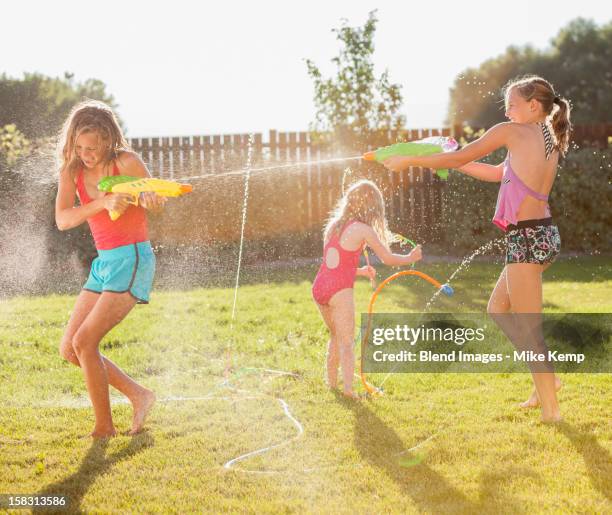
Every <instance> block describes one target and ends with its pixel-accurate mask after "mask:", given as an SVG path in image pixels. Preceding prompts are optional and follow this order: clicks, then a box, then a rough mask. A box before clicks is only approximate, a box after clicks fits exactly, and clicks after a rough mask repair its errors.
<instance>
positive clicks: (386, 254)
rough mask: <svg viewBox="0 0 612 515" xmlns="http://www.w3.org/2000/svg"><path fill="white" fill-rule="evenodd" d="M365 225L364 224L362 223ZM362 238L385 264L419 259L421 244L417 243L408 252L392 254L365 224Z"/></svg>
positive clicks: (402, 264) (400, 263)
mask: <svg viewBox="0 0 612 515" xmlns="http://www.w3.org/2000/svg"><path fill="white" fill-rule="evenodd" d="M364 225H365V224H364ZM364 239H365V242H366V244H367V245H368V247H370V248H371V249H372V250H373V251H374V253H375V254H376V255H377V256H378V257H379V258H380V260H381V261H382V262H383V263H384V264H385V265H387V266H405V265H409V264H411V263H414V262H415V261H418V260H419V259H421V246H420V245H417V246H416V247H415V248H414V249H413V250H412V252H410V254H393V253H392V252H391V251H389V250H387V248H386V247H385V246H384V245H383V244H382V242H381V241H380V239H379V237H378V235H377V234H376V232H374V229H372V228H371V227H370V226H368V225H365V231H364Z"/></svg>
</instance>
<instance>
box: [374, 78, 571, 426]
mask: <svg viewBox="0 0 612 515" xmlns="http://www.w3.org/2000/svg"><path fill="white" fill-rule="evenodd" d="M504 98H505V103H506V117H507V118H508V119H509V120H510V121H509V122H506V123H500V124H498V125H496V126H494V127H493V128H491V129H489V130H488V131H487V132H486V133H485V134H484V135H483V136H482V137H480V138H479V139H477V140H476V141H473V142H472V143H470V144H469V145H466V146H465V147H464V148H462V149H460V150H457V151H455V152H447V153H444V154H435V155H430V156H414V157H413V156H411V157H392V158H390V159H387V160H386V161H385V163H384V164H385V166H387V167H388V168H390V169H391V170H395V171H401V170H404V169H406V168H408V167H410V166H422V167H427V168H455V169H457V170H459V171H460V172H463V173H465V174H467V175H470V176H472V177H474V178H476V179H480V180H483V181H488V182H500V183H501V184H500V189H499V195H498V199H497V206H496V210H495V216H494V218H493V223H495V224H496V225H497V226H498V227H500V228H501V229H502V230H503V231H505V232H506V266H505V267H504V269H503V271H502V273H501V275H500V277H499V280H498V282H497V285H496V286H495V288H494V290H493V293H492V294H491V298H490V299H489V305H488V308H487V310H488V312H489V313H490V314H491V316H492V317H493V318H494V319H495V321H496V322H497V323H498V324H499V325H500V326H501V328H502V329H503V330H504V332H505V333H506V335H507V336H508V337H509V338H510V339H511V340H512V343H513V344H514V345H515V346H516V347H517V348H521V347H524V345H525V344H528V345H531V349H532V350H534V351H535V352H538V353H540V352H542V350H543V349H545V348H546V347H545V345H544V341H543V336H542V335H541V316H540V315H541V312H542V272H543V271H544V270H545V269H546V268H547V267H548V266H549V265H550V264H551V263H552V262H553V261H554V259H555V258H556V256H557V255H558V253H559V249H560V244H561V240H560V238H559V230H558V229H557V226H556V225H555V224H554V223H553V220H552V218H551V215H550V209H549V206H548V194H549V192H550V190H551V188H552V184H553V181H554V178H555V175H556V168H557V161H558V159H559V156H560V155H561V156H563V155H565V153H566V152H567V149H568V144H569V135H570V131H571V124H570V120H569V113H570V106H569V102H568V101H567V100H566V99H564V98H561V97H559V96H558V95H557V94H556V93H555V92H554V89H553V87H552V85H551V84H550V83H549V82H548V81H546V80H544V79H542V78H541V77H536V76H530V77H525V78H522V79H517V80H512V81H510V82H509V83H508V84H507V85H506V87H505V88H504ZM500 147H506V148H507V149H508V155H507V157H506V159H505V161H504V162H503V163H501V164H499V165H497V166H493V165H489V164H485V163H478V162H476V160H477V159H480V158H482V157H484V156H486V155H487V154H490V153H491V152H493V151H494V150H496V149H498V148H500ZM519 314H523V315H522V316H519ZM526 314H529V315H530V316H528V315H526ZM533 314H536V315H535V316H533ZM528 334H529V335H533V334H535V335H536V336H537V337H536V338H531V340H537V341H536V342H535V343H533V342H527V341H526V338H524V337H523V335H528ZM530 370H531V372H532V376H533V380H534V384H535V391H534V392H533V393H532V395H531V397H530V398H529V399H528V400H527V401H525V402H524V403H522V404H521V406H522V407H524V408H532V407H538V406H541V408H542V420H543V421H545V422H556V421H559V420H560V419H561V417H560V413H559V404H558V402H557V394H556V392H557V390H559V388H560V387H561V383H560V382H559V380H558V379H557V378H556V377H555V375H554V373H553V372H552V367H551V366H550V364H545V365H544V368H542V366H540V367H539V368H538V367H536V366H535V365H532V366H530Z"/></svg>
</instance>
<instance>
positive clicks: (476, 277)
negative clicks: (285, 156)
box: [0, 257, 612, 513]
mask: <svg viewBox="0 0 612 515" xmlns="http://www.w3.org/2000/svg"><path fill="white" fill-rule="evenodd" d="M456 267H457V264H451V263H435V264H423V265H422V266H421V267H420V269H422V270H423V271H425V272H427V273H429V274H431V275H432V276H434V277H436V278H437V279H439V280H440V281H441V282H444V280H445V279H446V278H447V277H449V276H450V274H451V273H452V272H453V270H455V269H456ZM610 268H611V267H610V259H609V258H601V257H600V258H572V259H564V260H560V261H559V262H558V263H556V264H555V265H554V266H553V267H551V269H550V270H549V271H547V273H546V279H545V287H544V301H545V310H546V311H548V312H610V311H612V296H611V295H610V291H611V286H612V273H611V271H610ZM500 269H501V267H500V266H496V265H493V264H488V263H477V264H472V265H471V266H470V267H469V268H468V269H467V270H464V271H462V272H460V273H459V274H458V275H457V276H456V279H455V281H454V283H453V286H454V288H455V291H456V294H455V296H454V297H452V298H440V299H438V300H437V301H436V303H435V304H434V306H433V311H440V312H444V311H449V312H453V311H463V312H479V311H483V310H484V309H485V307H486V302H487V299H488V295H489V293H490V291H491V289H492V288H493V285H494V284H495V281H496V279H497V275H498V274H499V272H500ZM314 272H315V268H314V267H305V268H303V269H298V270H287V271H278V270H277V271H274V272H265V271H261V270H259V269H258V270H257V271H255V270H251V271H249V270H245V273H244V277H243V282H244V285H243V286H241V288H240V289H239V292H238V312H237V317H236V320H235V322H234V323H232V322H231V320H230V317H231V308H232V300H233V289H232V288H231V287H230V286H229V283H231V273H232V272H231V271H228V281H227V283H228V286H227V287H225V286H223V285H221V286H220V287H218V288H207V289H192V290H183V291H174V290H170V289H168V290H163V289H158V290H157V291H156V292H155V293H154V294H153V296H152V299H151V304H150V305H148V306H138V307H136V308H135V309H134V311H133V312H132V313H131V314H130V315H129V316H128V318H127V319H126V320H125V321H124V322H123V323H122V324H121V325H120V326H119V327H117V328H116V329H114V330H113V331H112V332H111V333H110V334H109V335H108V336H107V337H106V338H105V340H104V341H103V343H102V351H103V352H104V353H105V354H106V355H108V356H109V357H110V358H111V359H113V360H114V361H115V362H116V363H118V364H119V365H120V366H121V367H123V368H124V369H125V370H126V371H127V372H128V373H129V374H130V375H132V376H133V377H134V378H136V379H137V380H138V381H140V382H142V383H143V384H145V385H146V386H148V387H150V388H153V389H154V390H155V391H156V393H157V395H158V398H159V399H160V402H159V403H158V404H157V405H156V407H155V408H154V410H153V412H152V414H151V416H150V418H149V420H148V422H147V431H145V432H144V433H142V434H141V435H138V436H136V437H128V436H119V437H117V438H114V439H111V440H108V441H99V442H92V441H91V440H89V439H87V438H80V437H81V436H82V435H85V434H86V433H87V432H88V431H89V430H91V428H92V427H93V414H92V411H91V408H90V407H89V406H88V401H87V396H86V390H85V386H84V382H83V378H82V375H81V371H80V369H78V368H76V367H74V366H72V365H69V364H67V363H65V362H63V361H62V360H61V359H60V358H59V355H58V352H57V347H58V343H59V340H60V337H61V334H62V331H63V328H64V326H65V324H66V322H67V320H68V316H69V314H70V311H71V309H72V306H73V303H74V298H75V297H74V296H45V297H19V298H13V299H9V300H6V299H5V300H2V301H0V349H1V352H0V363H1V367H0V392H1V394H0V467H1V469H0V493H14V494H17V493H20V494H33V493H44V494H51V493H56V494H59V493H63V494H67V495H68V496H69V497H70V498H71V500H72V504H71V508H72V509H73V510H84V511H101V512H111V511H114V512H119V511H128V510H131V511H138V512H172V511H174V512H195V511H198V512H201V511H206V512H220V511H240V512H293V511H311V512H340V513H354V512H360V513H380V512H402V513H405V512H427V513H443V512H465V513H473V512H481V513H497V512H507V513H522V512H542V511H544V512H564V511H579V512H584V513H603V512H611V511H612V424H611V417H610V406H612V402H611V401H612V394H611V391H610V390H611V387H612V377H611V376H610V375H609V374H567V375H564V376H562V378H561V379H562V381H563V383H564V387H563V389H562V390H561V392H560V401H561V407H562V413H563V415H564V417H565V422H564V423H563V424H560V425H558V426H546V425H542V424H540V423H539V412H538V411H522V410H519V409H518V408H517V404H518V402H520V401H521V400H524V399H525V398H526V396H527V395H528V394H529V393H530V390H531V380H530V377H529V375H528V374H398V375H394V376H392V377H391V378H390V379H389V380H388V381H387V382H386V384H385V392H386V393H385V395H384V396H382V397H380V398H376V399H375V400H364V401H361V402H357V403H353V402H346V401H343V400H342V399H339V398H338V397H337V396H336V395H334V393H332V392H330V391H328V390H327V389H326V388H325V386H324V383H323V363H324V352H325V345H326V331H325V330H324V327H323V325H322V322H321V321H320V319H319V314H318V311H317V309H316V307H315V306H314V304H313V303H312V301H311V298H310V280H311V279H312V277H313V275H314ZM389 273H390V271H389V270H384V269H381V270H380V276H382V277H384V276H386V275H388V274H389ZM356 292H357V299H358V307H357V309H358V311H363V310H365V308H366V305H367V302H368V300H369V296H370V292H371V290H370V287H369V284H368V283H367V281H363V280H361V281H359V283H358V285H357V288H356ZM433 293H434V292H433V290H432V288H431V286H429V285H428V284H426V283H425V282H424V281H418V280H415V279H412V278H408V279H406V280H404V281H402V280H399V281H396V282H395V283H394V284H393V285H392V286H390V287H389V288H388V291H385V294H384V295H381V298H380V300H379V301H378V302H377V311H387V312H404V311H415V312H418V311H420V310H422V309H423V307H424V306H425V303H426V302H427V300H429V298H430V297H431V295H432V294H433ZM228 345H230V346H231V349H232V352H231V356H232V362H233V367H234V368H233V370H234V372H233V374H232V375H231V383H232V385H233V386H234V388H233V389H232V388H228V387H225V386H222V385H221V381H222V380H223V370H224V366H225V350H226V348H227V346H228ZM508 345H510V344H508ZM248 367H252V368H248ZM257 368H260V369H264V368H265V369H274V370H282V371H287V372H290V373H291V374H292V375H278V374H275V373H272V372H266V371H263V370H255V369H257ZM379 379H380V377H376V376H374V377H373V378H372V380H373V381H374V382H376V381H377V380H379ZM112 396H113V399H114V400H116V401H117V402H116V403H115V404H114V406H113V414H114V418H115V423H116V425H117V427H118V429H119V430H125V429H127V428H129V424H130V420H131V418H130V417H131V412H130V409H129V406H128V405H126V404H123V403H121V402H119V401H120V397H119V396H118V394H117V392H114V391H113V392H112ZM203 397H205V398H203ZM279 399H282V400H284V401H285V402H286V403H287V406H288V409H289V413H290V414H291V415H292V416H293V417H294V418H295V420H296V422H294V421H292V420H291V419H290V418H289V417H288V416H287V415H286V414H285V413H284V411H283V407H282V405H281V402H280V401H279ZM297 423H299V424H300V425H301V426H302V427H303V429H304V432H303V434H301V435H300V434H299V433H298V429H297V427H298V426H297V425H296V424H297ZM283 442H285V443H284V445H282V446H280V447H278V448H274V449H272V450H271V451H270V452H266V453H262V454H259V455H256V456H253V457H251V458H249V459H246V460H243V461H240V462H238V463H236V465H235V468H234V469H232V470H225V469H224V468H223V465H224V463H226V462H228V461H229V460H231V459H232V458H235V457H237V456H240V455H242V454H244V453H247V452H249V451H253V450H257V449H259V448H262V447H266V446H271V445H274V444H277V443H283Z"/></svg>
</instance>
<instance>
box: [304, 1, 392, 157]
mask: <svg viewBox="0 0 612 515" xmlns="http://www.w3.org/2000/svg"><path fill="white" fill-rule="evenodd" d="M377 21H378V20H377V18H376V11H372V12H370V14H369V16H368V20H367V21H366V23H365V25H364V26H363V27H349V26H348V25H347V23H348V22H347V20H342V22H341V23H342V25H341V27H340V28H338V29H332V32H334V33H335V34H336V38H337V39H338V40H339V41H340V43H341V49H340V53H339V55H338V56H337V57H334V58H333V59H332V63H334V64H335V65H336V70H337V71H336V76H335V77H332V78H324V77H323V76H322V73H321V71H320V70H319V68H318V67H317V66H316V65H315V64H314V63H313V62H312V61H311V60H310V59H307V60H306V66H307V68H308V75H309V76H310V77H311V78H312V80H313V82H314V90H315V95H314V101H315V105H316V107H317V115H316V122H315V123H313V124H312V125H311V129H313V130H315V131H330V132H332V135H333V138H334V140H335V141H337V142H339V143H340V144H341V145H344V146H347V147H355V148H363V144H364V143H365V142H366V141H368V140H370V139H371V137H372V135H373V133H375V132H376V131H378V130H384V129H399V128H401V127H402V126H403V124H404V117H403V116H402V115H401V114H399V112H398V111H399V108H400V106H401V104H402V95H401V92H400V88H401V86H400V85H398V84H391V83H390V82H389V74H388V71H387V70H385V71H384V72H383V73H382V74H381V75H380V77H378V78H376V77H375V73H374V63H373V61H372V56H373V54H374V34H375V32H376V22H377Z"/></svg>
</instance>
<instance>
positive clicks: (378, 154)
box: [363, 136, 459, 181]
mask: <svg viewBox="0 0 612 515" xmlns="http://www.w3.org/2000/svg"><path fill="white" fill-rule="evenodd" d="M457 148H459V144H458V143H457V141H456V140H455V139H454V138H449V137H446V136H432V137H429V138H424V139H420V140H417V141H407V142H404V143H395V144H393V145H389V146H388V147H381V148H379V149H377V150H373V151H371V152H366V153H365V154H364V155H363V158H364V159H365V160H366V161H377V162H379V163H382V162H383V161H384V160H385V159H389V158H390V157H394V156H429V155H431V154H439V153H441V152H452V151H453V150H457ZM436 173H437V174H438V177H440V179H442V180H444V181H445V180H447V179H448V170H447V169H444V170H436Z"/></svg>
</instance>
